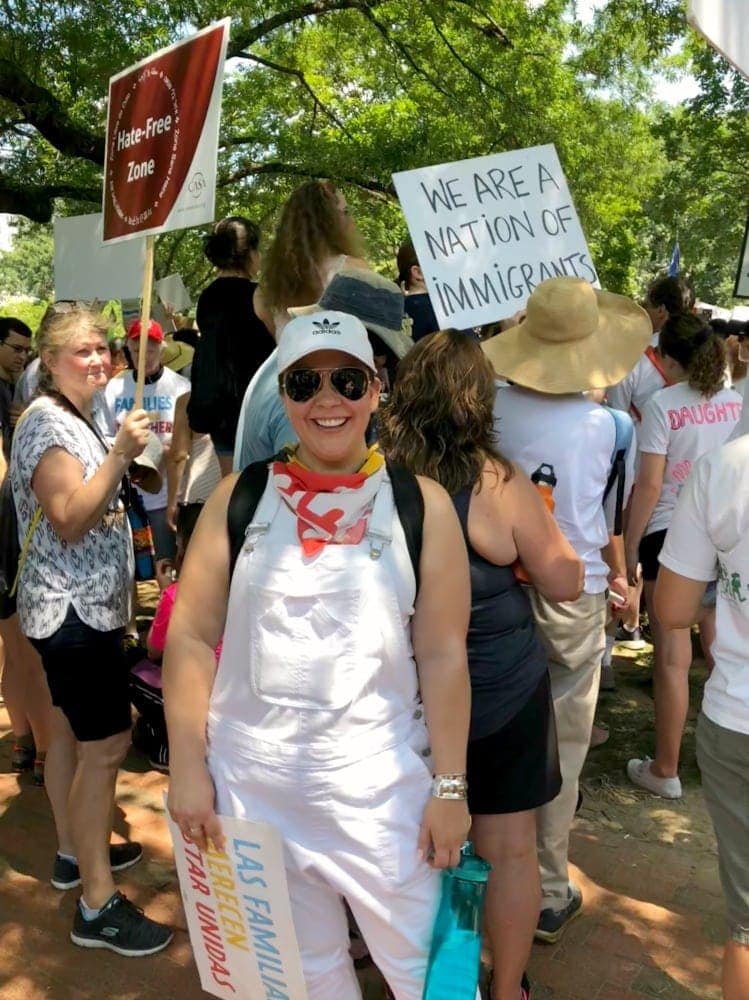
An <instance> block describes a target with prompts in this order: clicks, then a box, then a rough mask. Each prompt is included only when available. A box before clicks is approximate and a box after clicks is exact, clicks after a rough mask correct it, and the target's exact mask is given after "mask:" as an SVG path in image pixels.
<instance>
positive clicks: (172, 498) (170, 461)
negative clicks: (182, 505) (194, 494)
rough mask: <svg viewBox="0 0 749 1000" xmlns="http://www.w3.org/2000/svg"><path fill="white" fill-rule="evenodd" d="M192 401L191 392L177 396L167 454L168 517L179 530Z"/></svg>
mask: <svg viewBox="0 0 749 1000" xmlns="http://www.w3.org/2000/svg"><path fill="white" fill-rule="evenodd" d="M189 401H190V393H189V392H186V393H184V395H182V396H179V397H178V398H177V402H176V403H175V404H174V427H173V429H172V443H171V445H170V447H169V451H168V453H167V456H166V482H167V501H166V518H167V522H168V523H169V527H170V528H171V529H172V530H173V531H176V530H177V520H176V516H177V493H178V492H179V485H180V483H181V482H182V476H183V474H184V471H185V465H186V464H187V460H188V458H189V457H190V434H191V432H190V424H189V423H188V420H187V404H188V402H189Z"/></svg>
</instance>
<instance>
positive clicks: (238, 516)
mask: <svg viewBox="0 0 749 1000" xmlns="http://www.w3.org/2000/svg"><path fill="white" fill-rule="evenodd" d="M270 461H272V459H271V460H270ZM268 464H269V463H268V462H267V461H266V462H253V463H252V465H248V466H247V467H246V468H245V469H243V470H242V472H241V473H240V475H239V479H237V481H236V483H235V484H234V489H233V490H232V493H231V497H230V498H229V507H228V510H227V515H226V519H227V525H228V529H229V548H230V551H231V561H230V570H229V577H230V578H231V576H232V575H233V573H234V567H235V565H236V562H237V559H238V557H239V553H240V551H241V550H242V545H243V544H244V538H245V532H246V531H247V528H248V527H249V525H250V523H251V521H252V517H253V515H254V513H255V510H256V509H257V505H258V503H260V498H261V497H262V495H263V493H264V491H265V487H266V484H267V482H268ZM387 471H388V476H389V477H390V484H391V486H392V487H393V500H394V501H395V509H396V510H397V511H398V517H399V518H400V522H401V525H402V526H403V533H404V535H405V536H406V545H407V546H408V554H409V556H410V557H411V563H412V565H413V570H414V577H415V578H416V591H417V593H418V590H419V561H420V559H421V542H422V536H423V533H424V497H423V496H422V495H421V489H420V488H419V484H418V482H417V481H416V476H414V475H413V473H411V472H409V471H408V470H407V469H404V468H403V467H402V466H400V465H392V464H391V463H390V462H388V463H387Z"/></svg>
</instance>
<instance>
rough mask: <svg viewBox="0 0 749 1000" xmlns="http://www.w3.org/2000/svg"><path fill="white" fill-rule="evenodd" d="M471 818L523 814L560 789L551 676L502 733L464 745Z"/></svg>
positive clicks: (539, 686) (544, 678)
mask: <svg viewBox="0 0 749 1000" xmlns="http://www.w3.org/2000/svg"><path fill="white" fill-rule="evenodd" d="M467 776H468V808H469V810H470V812H471V814H472V815H478V816H495V815H497V814H500V813H515V812H524V811H525V810H527V809H537V808H538V807H539V806H543V805H545V804H546V803H547V802H551V800H552V799H555V798H556V797H557V795H558V794H559V790H560V789H561V787H562V775H561V773H560V771H559V752H558V750H557V727H556V721H555V719H554V705H553V703H552V700H551V685H550V682H549V675H548V673H545V674H544V675H543V677H542V678H541V681H540V683H539V684H538V687H537V688H536V690H535V691H534V692H533V694H532V695H531V696H530V698H529V699H528V701H527V702H526V703H525V705H523V707H522V708H521V709H520V711H519V712H518V713H517V714H516V715H514V716H513V717H512V718H511V719H510V721H509V722H507V723H505V725H504V726H502V728H501V729H498V730H497V732H496V733H492V734H491V735H490V736H483V737H481V739H478V740H472V741H471V742H470V743H469V744H468V766H467Z"/></svg>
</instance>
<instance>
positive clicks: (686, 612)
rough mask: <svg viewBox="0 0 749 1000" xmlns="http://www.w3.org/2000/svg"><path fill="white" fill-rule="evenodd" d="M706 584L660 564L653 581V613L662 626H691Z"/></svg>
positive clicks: (694, 620) (696, 616)
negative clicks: (656, 576) (655, 578)
mask: <svg viewBox="0 0 749 1000" xmlns="http://www.w3.org/2000/svg"><path fill="white" fill-rule="evenodd" d="M706 586H707V584H706V583H705V581H704V580H690V579H689V578H688V577H686V576H681V575H680V574H679V573H674V572H673V570H670V569H666V567H665V566H661V567H660V568H659V570H658V579H657V580H656V583H655V596H654V601H655V613H656V615H657V616H658V622H659V623H660V624H661V625H662V626H663V628H667V629H672V628H691V627H692V625H693V624H694V623H695V622H696V621H697V619H698V618H699V615H700V603H701V601H702V597H703V595H704V593H705V587H706Z"/></svg>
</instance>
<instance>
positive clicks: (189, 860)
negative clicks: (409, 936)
mask: <svg viewBox="0 0 749 1000" xmlns="http://www.w3.org/2000/svg"><path fill="white" fill-rule="evenodd" d="M219 819H220V821H221V826H222V828H223V831H224V834H225V836H226V851H225V852H224V853H222V852H219V851H215V850H213V849H211V850H208V851H205V852H203V851H201V850H200V848H199V847H196V846H195V844H193V843H191V842H190V841H187V840H185V838H184V837H183V836H182V832H181V831H180V829H179V827H178V826H177V825H176V823H174V822H173V821H172V820H171V818H170V817H169V815H168V813H167V822H168V824H169V830H170V833H171V835H172V841H173V844H174V858H175V861H176V863H177V874H178V875H179V885H180V890H181V892H182V902H183V903H184V907H185V916H186V917H187V928H188V931H189V932H190V943H191V944H192V950H193V954H194V955H195V962H196V964H197V966H198V972H199V974H200V985H201V986H202V987H203V989H204V990H205V991H206V993H210V994H211V996H214V997H220V998H222V1000H307V990H306V988H305V985H304V977H303V975H302V962H301V958H300V957H299V947H298V945H297V941H296V934H295V932H294V925H293V923H292V918H291V904H290V902H289V890H288V887H287V884H286V869H285V867H284V860H283V846H282V843H281V837H280V835H279V834H278V832H277V831H276V830H274V829H273V827H271V826H269V825H268V824H267V823H254V822H251V821H250V820H245V819H234V818H232V817H229V816H220V817H219Z"/></svg>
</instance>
